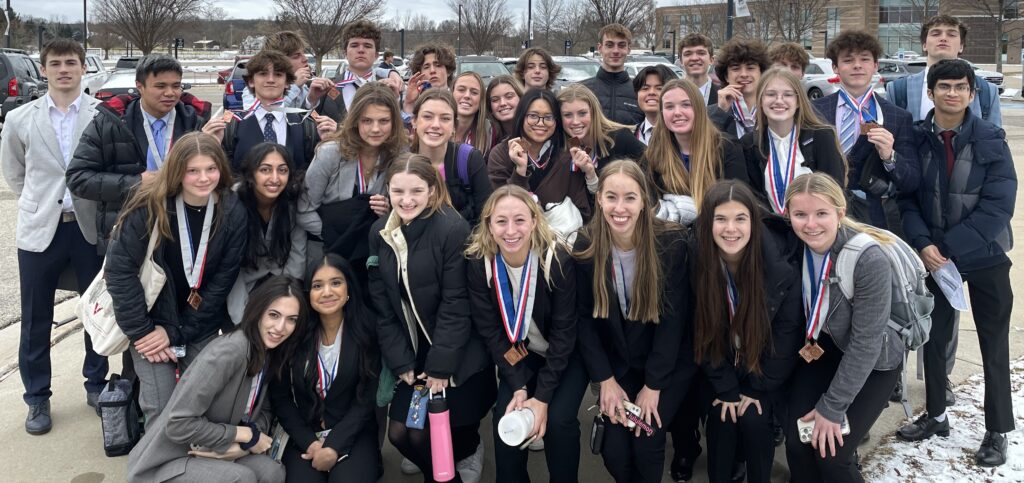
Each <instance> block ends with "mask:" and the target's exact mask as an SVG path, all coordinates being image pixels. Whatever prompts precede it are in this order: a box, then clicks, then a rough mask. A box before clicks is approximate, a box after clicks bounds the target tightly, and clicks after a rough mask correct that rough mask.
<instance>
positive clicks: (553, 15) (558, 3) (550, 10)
mask: <svg viewBox="0 0 1024 483" xmlns="http://www.w3.org/2000/svg"><path fill="white" fill-rule="evenodd" d="M564 10H565V0H538V1H537V8H536V10H534V14H535V16H534V21H533V26H534V29H533V30H534V32H537V33H540V34H542V35H543V36H544V43H543V46H544V48H545V49H547V50H548V51H551V50H553V49H552V48H551V35H552V34H553V33H555V31H556V30H558V26H557V24H558V20H559V17H561V16H562V15H563V11H564Z"/></svg>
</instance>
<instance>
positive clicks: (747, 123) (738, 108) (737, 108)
mask: <svg viewBox="0 0 1024 483" xmlns="http://www.w3.org/2000/svg"><path fill="white" fill-rule="evenodd" d="M744 105H745V103H744V104H740V101H739V99H737V100H735V101H732V108H733V116H734V117H735V118H736V120H738V121H739V122H740V123H741V124H743V127H744V128H745V129H750V128H752V127H754V114H756V113H757V107H753V108H751V109H750V111H749V112H748V113H745V112H744V111H743V106H744ZM747 114H749V115H750V117H747Z"/></svg>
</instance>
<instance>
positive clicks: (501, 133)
mask: <svg viewBox="0 0 1024 483" xmlns="http://www.w3.org/2000/svg"><path fill="white" fill-rule="evenodd" d="M521 97H523V85H522V84H521V83H519V81H517V80H516V78H515V77H512V76H510V75H499V76H495V77H493V78H492V79H491V82H490V83H489V84H487V91H486V92H485V93H484V101H486V102H487V118H488V119H489V120H490V121H491V147H492V148H493V147H494V146H496V145H497V144H498V143H501V142H503V141H506V140H508V138H509V136H511V135H512V121H514V120H515V118H516V107H519V98H521ZM489 157H490V150H488V151H487V152H486V153H484V159H489Z"/></svg>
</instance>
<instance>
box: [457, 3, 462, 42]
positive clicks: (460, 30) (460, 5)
mask: <svg viewBox="0 0 1024 483" xmlns="http://www.w3.org/2000/svg"><path fill="white" fill-rule="evenodd" d="M457 41H458V47H457V48H458V55H462V4H461V3H460V4H459V36H458V37H457Z"/></svg>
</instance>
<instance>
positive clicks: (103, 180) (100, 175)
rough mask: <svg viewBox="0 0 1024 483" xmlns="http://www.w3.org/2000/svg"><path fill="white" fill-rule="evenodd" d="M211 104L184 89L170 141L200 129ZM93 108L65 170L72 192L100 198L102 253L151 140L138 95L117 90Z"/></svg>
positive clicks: (99, 243)
mask: <svg viewBox="0 0 1024 483" xmlns="http://www.w3.org/2000/svg"><path fill="white" fill-rule="evenodd" d="M210 107H211V106H210V103H209V102H206V101H203V100H200V99H199V98H197V97H195V96H193V95H191V94H188V93H185V94H182V95H181V100H180V101H178V105H177V106H175V107H174V111H175V113H174V131H173V134H172V138H173V141H177V140H178V138H180V137H181V136H182V135H184V134H187V133H190V132H192V131H198V130H199V129H201V128H202V127H203V125H204V124H206V121H208V120H209V118H210ZM97 110H98V111H99V112H98V113H97V114H96V117H95V118H93V120H92V122H91V123H89V125H88V126H86V128H85V131H84V132H83V133H82V139H81V141H79V143H78V149H76V150H75V155H74V158H73V159H72V160H71V163H70V164H68V169H67V171H66V172H65V176H67V184H68V189H70V190H71V193H73V194H74V195H75V196H78V197H79V198H83V199H87V200H93V201H97V202H98V206H97V209H96V232H97V243H96V248H97V250H98V252H99V254H100V255H102V254H103V253H105V252H106V250H107V243H108V241H109V239H110V231H111V230H112V229H113V227H114V222H115V221H117V215H118V214H119V213H120V212H121V205H123V204H124V202H125V201H127V200H128V196H129V195H130V194H131V190H132V189H133V188H134V187H135V186H137V185H138V184H139V182H140V181H141V180H142V172H143V171H146V152H147V150H148V149H149V141H148V140H147V139H146V132H145V131H144V130H143V127H142V123H143V122H145V118H144V117H143V115H142V106H141V101H140V99H139V96H137V95H121V96H116V97H113V98H111V99H109V100H107V101H106V102H104V103H102V104H100V105H99V106H98V107H97ZM169 148H170V146H168V149H169Z"/></svg>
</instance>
